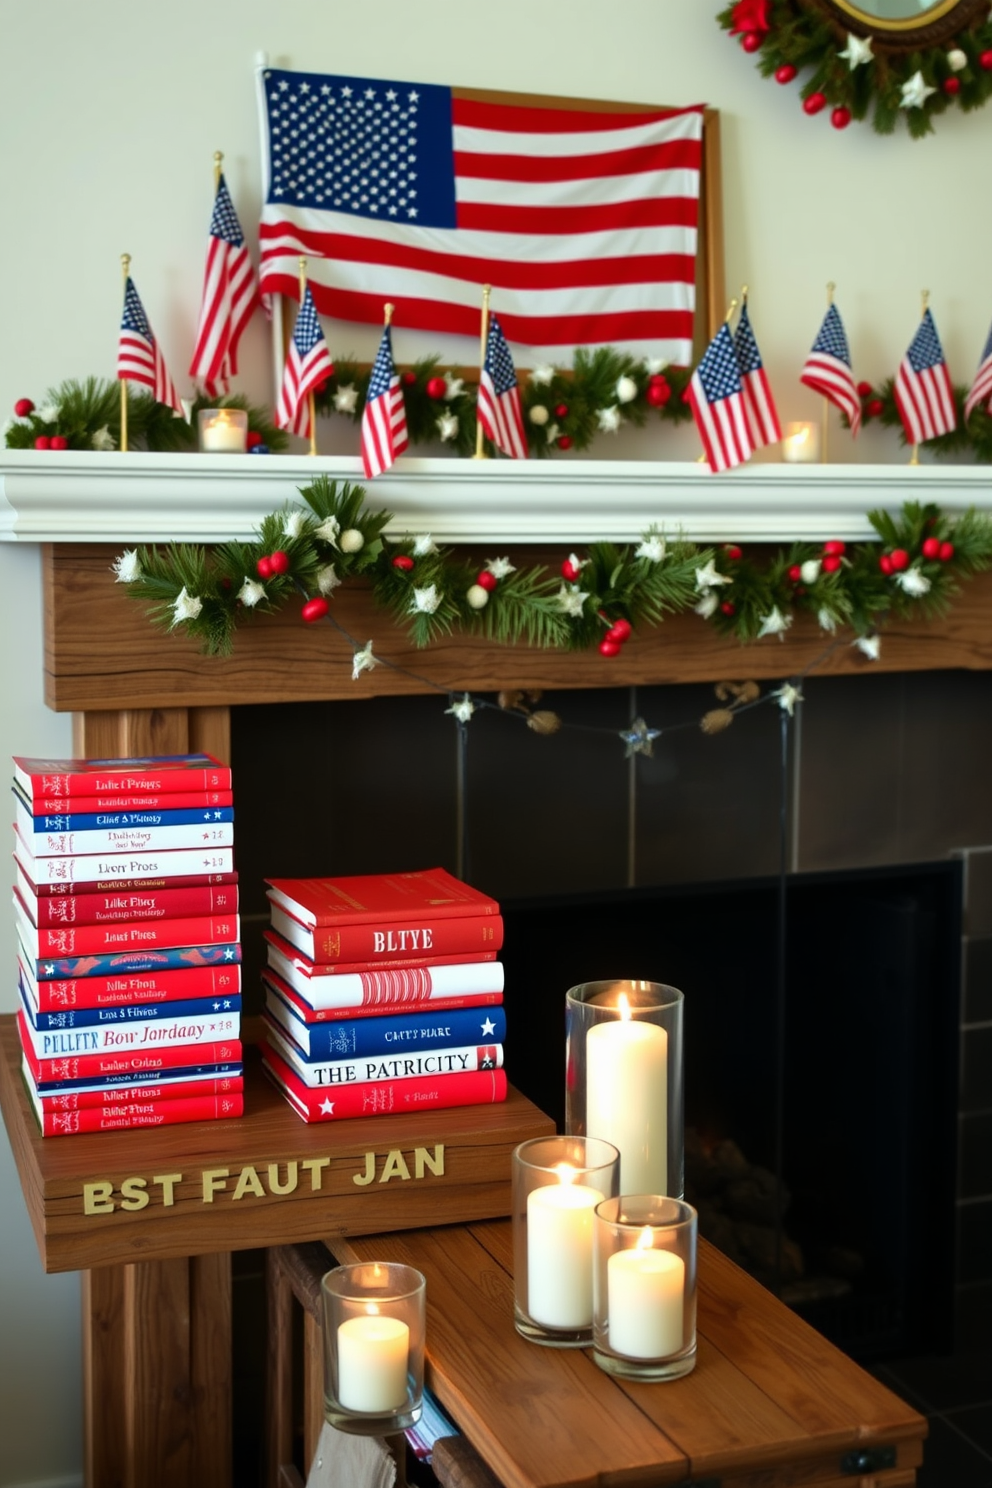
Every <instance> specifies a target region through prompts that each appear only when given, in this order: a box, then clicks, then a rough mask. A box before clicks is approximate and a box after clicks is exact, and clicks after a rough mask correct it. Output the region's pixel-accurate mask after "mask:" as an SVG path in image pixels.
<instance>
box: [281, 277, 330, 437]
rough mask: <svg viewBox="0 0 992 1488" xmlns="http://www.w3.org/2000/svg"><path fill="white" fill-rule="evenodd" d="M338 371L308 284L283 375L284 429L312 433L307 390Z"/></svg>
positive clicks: (282, 405) (299, 432) (307, 435)
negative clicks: (332, 359) (335, 370)
mask: <svg viewBox="0 0 992 1488" xmlns="http://www.w3.org/2000/svg"><path fill="white" fill-rule="evenodd" d="M333 372H334V363H333V362H332V361H331V353H330V352H329V351H328V349H327V342H326V341H325V340H324V333H323V331H322V330H321V329H320V321H319V320H318V319H317V311H316V309H315V308H314V303H313V295H312V294H311V293H310V286H309V284H308V285H307V287H306V289H305V290H304V293H303V303H302V305H301V306H300V309H299V314H298V315H297V317H296V328H295V329H294V331H293V339H292V341H290V343H289V351H288V353H287V356H286V369H285V371H284V372H283V375H282V387H281V389H280V391H279V403H278V405H277V407H276V423H277V424H278V426H279V428H280V429H289V430H291V432H292V433H294V434H302V435H303V437H304V439H307V438H309V436H310V432H311V430H310V399H309V398H308V397H307V394H308V393H309V392H311V391H312V390H313V389H314V388H315V387H317V385H318V384H319V383H321V382H323V381H324V379H325V378H327V377H330V376H331V375H332V374H333Z"/></svg>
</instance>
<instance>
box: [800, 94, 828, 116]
mask: <svg viewBox="0 0 992 1488" xmlns="http://www.w3.org/2000/svg"><path fill="white" fill-rule="evenodd" d="M826 106H827V100H826V98H825V97H824V95H823V94H822V93H811V94H810V95H809V97H808V98H804V99H803V113H804V114H818V113H819V112H820V110H821V109H824V108H826Z"/></svg>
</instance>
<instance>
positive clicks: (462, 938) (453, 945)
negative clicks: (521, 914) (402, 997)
mask: <svg viewBox="0 0 992 1488" xmlns="http://www.w3.org/2000/svg"><path fill="white" fill-rule="evenodd" d="M271 916H272V924H273V926H274V928H275V929H276V930H278V931H279V932H280V934H284V935H285V936H286V939H287V940H289V941H290V942H291V943H292V944H294V945H296V946H298V947H299V949H300V950H303V951H305V952H306V953H307V954H308V955H310V956H311V958H312V960H313V961H314V962H315V964H316V965H317V966H322V965H324V964H328V963H330V964H333V963H335V962H349V961H367V962H370V963H371V964H372V965H373V966H378V965H382V964H383V963H384V962H385V963H388V962H390V961H408V960H410V959H411V958H414V957H424V956H427V957H434V956H452V955H455V954H456V953H458V954H459V955H460V954H462V953H463V952H472V951H498V950H499V949H500V947H501V946H502V944H503V917H502V915H472V916H463V917H460V918H453V919H448V920H426V919H425V920H424V921H422V922H421V923H419V924H409V923H408V924H405V925H401V924H385V923H383V924H377V925H341V926H334V927H333V928H330V927H326V926H325V927H322V928H319V929H317V930H314V931H313V932H311V931H309V930H306V929H305V928H304V927H303V926H299V927H298V926H297V922H296V921H295V920H293V918H292V916H291V915H286V914H283V913H282V912H281V911H278V910H276V908H275V907H273V909H272V911H271ZM294 937H295V938H294Z"/></svg>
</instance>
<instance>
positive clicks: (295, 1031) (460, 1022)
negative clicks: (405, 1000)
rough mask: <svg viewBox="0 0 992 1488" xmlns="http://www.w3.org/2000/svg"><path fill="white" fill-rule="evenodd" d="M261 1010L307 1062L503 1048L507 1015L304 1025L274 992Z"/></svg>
mask: <svg viewBox="0 0 992 1488" xmlns="http://www.w3.org/2000/svg"><path fill="white" fill-rule="evenodd" d="M265 1006H266V1008H267V1010H268V1012H269V1013H270V1014H271V1015H272V1017H273V1018H275V1020H276V1022H277V1023H279V1025H280V1026H281V1027H282V1028H283V1029H284V1030H285V1031H286V1033H287V1035H288V1036H289V1038H291V1039H292V1041H293V1043H294V1044H296V1045H297V1046H298V1048H300V1049H301V1050H302V1052H303V1053H304V1054H305V1055H306V1056H307V1058H308V1059H332V1060H340V1059H354V1058H356V1057H361V1058H366V1057H368V1056H374V1055H378V1054H398V1053H404V1054H406V1053H409V1052H412V1051H414V1050H416V1051H418V1052H419V1051H420V1050H423V1049H452V1048H461V1047H464V1046H465V1045H467V1044H471V1043H473V1042H477V1043H483V1044H502V1043H503V1041H504V1038H505V1035H506V1012H505V1010H504V1009H503V1008H502V1007H496V1008H481V1009H476V1008H469V1009H468V1010H467V1011H462V1012H450V1013H428V1014H426V1015H423V1014H421V1015H419V1016H413V1015H411V1014H409V1013H402V1014H400V1016H399V1017H393V1018H351V1019H349V1020H348V1021H347V1022H340V1023H316V1024H314V1023H305V1022H304V1021H303V1020H302V1019H301V1018H298V1017H297V1016H296V1014H295V1013H294V1012H293V1010H292V1009H291V1007H290V1006H289V1005H287V1003H286V1002H285V1001H283V999H282V998H280V997H279V996H278V994H277V993H275V992H268V993H267V994H266V999H265Z"/></svg>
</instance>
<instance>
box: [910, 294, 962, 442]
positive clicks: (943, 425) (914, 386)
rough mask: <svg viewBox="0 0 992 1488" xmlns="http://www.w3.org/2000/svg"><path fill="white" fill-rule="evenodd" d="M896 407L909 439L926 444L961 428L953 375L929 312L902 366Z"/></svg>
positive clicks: (921, 323) (926, 311)
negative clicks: (949, 370)
mask: <svg viewBox="0 0 992 1488" xmlns="http://www.w3.org/2000/svg"><path fill="white" fill-rule="evenodd" d="M895 398H896V407H897V408H898V410H899V417H900V418H901V419H902V426H903V429H904V431H905V434H906V439H907V440H908V442H909V443H910V444H922V443H923V441H924V439H936V437H937V435H938V434H949V433H950V432H951V430H952V429H954V428H956V427H957V414H956V412H955V410H954V389H953V387H952V386H951V374H950V373H949V372H948V370H947V363H946V362H945V361H944V353H943V350H942V349H941V345H940V337H939V336H938V335H937V327H936V326H935V325H934V323H933V316H932V315H931V314H930V311H929V310H924V312H923V319H922V320H921V321H920V326H919V330H918V331H917V332H916V335H915V336H914V337H913V339H912V341H911V343H910V347H909V350H908V351H907V353H906V355H905V356H904V357H903V359H902V361H901V362H900V364H899V371H898V372H897V373H896V383H895Z"/></svg>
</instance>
